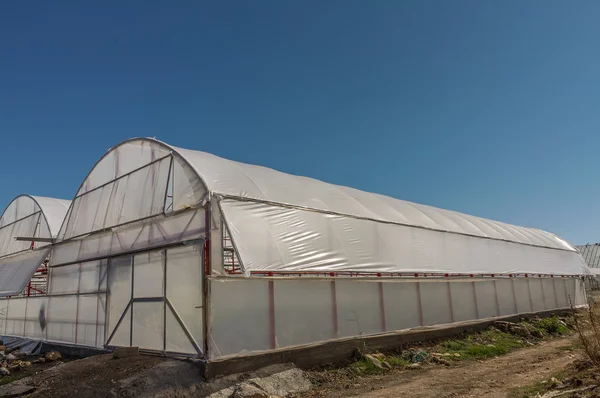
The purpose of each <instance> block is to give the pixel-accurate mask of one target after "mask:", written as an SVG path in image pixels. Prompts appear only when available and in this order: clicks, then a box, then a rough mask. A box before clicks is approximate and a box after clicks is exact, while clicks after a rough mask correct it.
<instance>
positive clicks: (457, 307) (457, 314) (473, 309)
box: [450, 280, 478, 322]
mask: <svg viewBox="0 0 600 398" xmlns="http://www.w3.org/2000/svg"><path fill="white" fill-rule="evenodd" d="M450 294H451V296H452V313H453V314H454V322H462V321H471V320H474V319H477V317H478V315H477V306H476V304H475V285H474V282H473V281H470V280H453V281H451V282H450Z"/></svg>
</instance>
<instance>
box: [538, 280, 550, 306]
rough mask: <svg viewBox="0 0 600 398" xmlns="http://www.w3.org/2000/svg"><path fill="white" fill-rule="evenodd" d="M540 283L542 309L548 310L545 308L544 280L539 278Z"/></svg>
mask: <svg viewBox="0 0 600 398" xmlns="http://www.w3.org/2000/svg"><path fill="white" fill-rule="evenodd" d="M539 281H540V286H541V287H542V301H543V302H544V309H546V310H547V309H548V307H547V306H546V289H544V280H543V279H542V278H541V277H540V278H539Z"/></svg>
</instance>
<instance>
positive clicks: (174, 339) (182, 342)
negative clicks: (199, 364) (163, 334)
mask: <svg viewBox="0 0 600 398" xmlns="http://www.w3.org/2000/svg"><path fill="white" fill-rule="evenodd" d="M166 319H167V322H166V325H167V351H168V352H177V353H181V354H197V351H196V349H195V348H194V346H193V345H192V342H191V341H190V339H189V338H188V336H187V335H186V334H185V332H184V331H183V329H182V327H181V325H180V324H179V322H177V319H176V318H175V315H173V312H171V310H170V309H169V308H167V318H166Z"/></svg>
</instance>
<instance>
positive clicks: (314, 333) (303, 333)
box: [273, 280, 336, 347]
mask: <svg viewBox="0 0 600 398" xmlns="http://www.w3.org/2000/svg"><path fill="white" fill-rule="evenodd" d="M273 284H274V294H275V296H274V302H275V332H276V335H277V343H278V345H279V346H280V347H287V346H293V345H300V344H306V343H310V342H316V341H324V340H330V339H333V338H335V337H336V335H335V333H334V319H333V316H334V312H333V307H332V305H333V302H332V286H331V282H328V281H319V280H301V281H285V280H277V281H275V282H274V283H273Z"/></svg>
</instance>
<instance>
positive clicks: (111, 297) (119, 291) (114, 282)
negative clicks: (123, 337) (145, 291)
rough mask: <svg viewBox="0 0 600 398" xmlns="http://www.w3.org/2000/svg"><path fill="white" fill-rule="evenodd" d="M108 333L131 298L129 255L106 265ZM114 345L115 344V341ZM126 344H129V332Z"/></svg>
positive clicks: (112, 260) (113, 327) (111, 330)
mask: <svg viewBox="0 0 600 398" xmlns="http://www.w3.org/2000/svg"><path fill="white" fill-rule="evenodd" d="M108 267H109V269H108V292H109V293H108V335H107V336H106V337H107V338H108V337H110V334H111V333H112V332H113V330H114V329H115V326H116V325H117V322H118V321H119V318H121V315H122V314H123V311H124V310H125V308H126V307H127V304H128V303H129V301H130V300H131V257H130V256H126V257H119V258H114V259H111V260H110V261H109V265H108ZM114 345H117V344H116V343H115V344H114ZM127 345H129V333H128V340H127Z"/></svg>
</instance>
